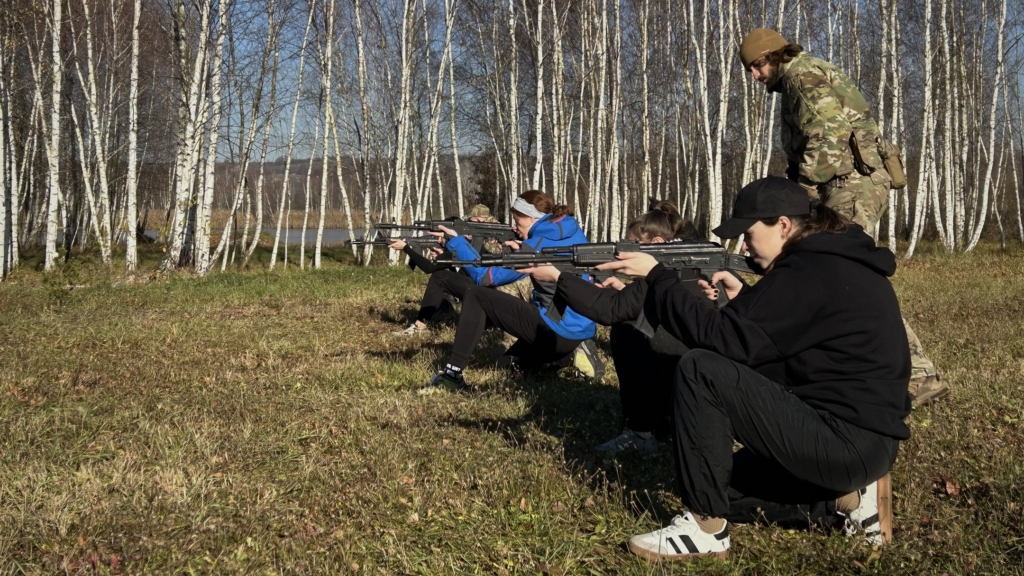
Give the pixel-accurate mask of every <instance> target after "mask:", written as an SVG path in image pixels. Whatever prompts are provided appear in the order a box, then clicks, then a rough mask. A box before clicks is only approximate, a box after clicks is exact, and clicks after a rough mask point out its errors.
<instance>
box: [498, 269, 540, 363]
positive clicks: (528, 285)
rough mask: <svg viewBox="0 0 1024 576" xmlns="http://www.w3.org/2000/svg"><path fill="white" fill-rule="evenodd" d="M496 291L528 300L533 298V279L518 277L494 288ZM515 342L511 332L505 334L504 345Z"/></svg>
mask: <svg viewBox="0 0 1024 576" xmlns="http://www.w3.org/2000/svg"><path fill="white" fill-rule="evenodd" d="M496 290H497V291H498V292H503V293H505V294H508V295H510V296H515V297H516V298H519V299H522V300H525V301H527V302H529V301H530V300H532V299H533V280H532V279H531V278H530V277H529V276H527V277H525V278H520V279H519V280H516V281H515V282H513V283H511V284H504V285H502V286H498V287H497V288H496ZM515 343H516V337H515V336H512V335H511V334H508V333H506V334H505V347H506V348H508V347H511V346H512V345H513V344H515Z"/></svg>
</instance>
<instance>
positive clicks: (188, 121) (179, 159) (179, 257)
mask: <svg viewBox="0 0 1024 576" xmlns="http://www.w3.org/2000/svg"><path fill="white" fill-rule="evenodd" d="M211 8H212V0H203V1H202V4H201V6H200V18H199V26H200V32H199V40H198V42H197V44H196V54H195V56H194V58H191V57H190V54H191V51H190V50H189V46H188V41H187V38H186V26H187V20H186V8H185V2H184V0H177V2H176V4H175V14H174V22H173V25H174V36H175V45H176V47H177V48H176V49H177V54H176V56H177V57H178V74H179V77H178V78H176V80H177V88H178V90H179V94H178V98H179V103H178V127H177V128H178V130H179V133H178V144H177V151H176V161H175V169H174V184H175V186H174V207H173V215H172V218H173V220H172V225H171V233H170V236H171V246H170V248H169V249H168V251H167V256H166V257H165V258H164V260H163V262H162V263H161V269H162V270H170V269H174V268H179V267H181V266H182V265H183V264H184V263H185V262H187V258H186V255H185V254H183V249H184V248H186V246H185V235H186V225H187V224H188V222H189V210H190V207H191V205H192V201H193V197H194V187H195V180H196V172H197V170H198V165H197V158H196V156H197V154H198V150H199V146H200V140H201V138H200V137H199V135H200V134H201V132H200V130H199V128H200V126H199V117H200V114H201V112H202V102H201V99H202V85H203V84H205V82H204V80H205V77H206V72H207V56H208V54H207V52H208V49H207V41H208V40H209V30H210V12H211ZM190 68H191V74H188V72H189V69H190Z"/></svg>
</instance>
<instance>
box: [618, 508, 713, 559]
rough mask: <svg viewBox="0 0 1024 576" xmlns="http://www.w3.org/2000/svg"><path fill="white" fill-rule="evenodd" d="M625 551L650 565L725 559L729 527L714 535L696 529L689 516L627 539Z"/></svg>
mask: <svg viewBox="0 0 1024 576" xmlns="http://www.w3.org/2000/svg"><path fill="white" fill-rule="evenodd" d="M629 551H630V552H632V553H633V554H636V555H637V556H641V557H643V558H646V559H647V560H648V561H651V562H658V561H659V560H686V559H688V558H694V557H698V556H715V557H718V558H728V557H729V525H728V524H726V525H725V526H724V527H723V528H722V530H721V531H720V532H719V533H717V534H708V533H707V532H705V531H703V530H701V529H700V526H699V525H698V524H697V521H696V520H694V518H693V515H691V514H690V513H689V512H687V513H686V514H684V515H682V516H676V517H675V518H673V519H672V523H671V524H669V525H668V526H666V527H664V528H661V529H658V530H655V531H654V532H648V533H647V534H640V535H639V536H633V537H632V538H630V539H629Z"/></svg>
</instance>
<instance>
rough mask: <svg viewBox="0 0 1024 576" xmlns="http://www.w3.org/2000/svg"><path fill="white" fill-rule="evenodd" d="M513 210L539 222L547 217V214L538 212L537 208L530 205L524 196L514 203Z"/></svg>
mask: <svg viewBox="0 0 1024 576" xmlns="http://www.w3.org/2000/svg"><path fill="white" fill-rule="evenodd" d="M512 210H515V211H516V212H519V213H520V214H522V215H523V216H529V217H530V218H536V219H538V220H540V219H541V218H543V217H545V216H547V214H545V213H543V212H541V211H540V210H537V207H536V206H534V205H533V204H530V203H529V202H527V201H526V200H523V197H522V196H520V197H519V198H516V201H515V202H513V203H512Z"/></svg>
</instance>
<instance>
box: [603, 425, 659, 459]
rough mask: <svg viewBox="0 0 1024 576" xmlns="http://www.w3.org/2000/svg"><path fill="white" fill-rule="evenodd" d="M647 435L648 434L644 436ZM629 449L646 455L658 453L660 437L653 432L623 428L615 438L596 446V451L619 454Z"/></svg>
mask: <svg viewBox="0 0 1024 576" xmlns="http://www.w3.org/2000/svg"><path fill="white" fill-rule="evenodd" d="M644 435H646V436H644ZM627 450H635V451H636V452H639V453H641V454H643V455H644V456H657V455H658V439H657V438H655V437H654V434H653V433H651V432H639V433H638V432H634V431H632V430H630V429H629V428H623V429H622V434H619V435H618V436H616V437H615V438H612V439H611V440H609V441H607V442H605V443H603V444H598V445H597V446H594V452H598V453H602V454H603V453H608V452H611V453H613V454H618V453H620V452H626V451H627Z"/></svg>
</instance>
